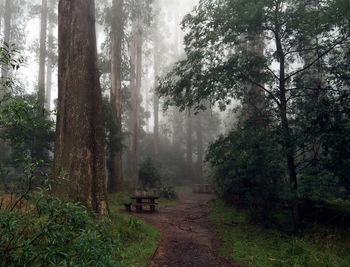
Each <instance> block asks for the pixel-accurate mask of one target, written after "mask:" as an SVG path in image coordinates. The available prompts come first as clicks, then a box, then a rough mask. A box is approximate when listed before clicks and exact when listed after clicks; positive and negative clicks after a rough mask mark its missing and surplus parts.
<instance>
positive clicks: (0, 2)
mask: <svg viewBox="0 0 350 267" xmlns="http://www.w3.org/2000/svg"><path fill="white" fill-rule="evenodd" d="M3 16H4V2H3V0H0V32H1V27H2V18H3Z"/></svg>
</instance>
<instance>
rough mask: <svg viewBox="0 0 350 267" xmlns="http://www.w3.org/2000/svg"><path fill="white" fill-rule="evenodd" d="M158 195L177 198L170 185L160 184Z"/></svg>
mask: <svg viewBox="0 0 350 267" xmlns="http://www.w3.org/2000/svg"><path fill="white" fill-rule="evenodd" d="M159 195H160V197H163V198H166V199H177V194H176V191H175V189H174V187H172V186H162V187H160V189H159Z"/></svg>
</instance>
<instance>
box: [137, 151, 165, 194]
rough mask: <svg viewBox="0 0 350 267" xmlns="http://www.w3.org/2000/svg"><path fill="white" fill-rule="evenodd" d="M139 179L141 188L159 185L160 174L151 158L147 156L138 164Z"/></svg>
mask: <svg viewBox="0 0 350 267" xmlns="http://www.w3.org/2000/svg"><path fill="white" fill-rule="evenodd" d="M139 180H140V182H141V184H142V187H143V189H146V188H147V187H149V188H152V187H156V186H158V185H160V180H161V179H160V175H159V172H158V169H157V168H156V166H155V164H154V161H153V159H152V158H150V157H149V158H147V159H146V160H145V161H144V162H143V163H142V164H141V166H140V169H139Z"/></svg>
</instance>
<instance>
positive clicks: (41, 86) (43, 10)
mask: <svg viewBox="0 0 350 267" xmlns="http://www.w3.org/2000/svg"><path fill="white" fill-rule="evenodd" d="M46 32H47V0H42V1H41V27H40V56H39V77H38V89H39V91H38V102H39V105H40V106H41V107H42V108H44V104H45V62H46V35H47V34H46Z"/></svg>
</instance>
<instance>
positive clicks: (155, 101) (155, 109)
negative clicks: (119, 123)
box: [153, 22, 160, 158]
mask: <svg viewBox="0 0 350 267" xmlns="http://www.w3.org/2000/svg"><path fill="white" fill-rule="evenodd" d="M153 45H154V51H153V63H154V96H153V113H154V114H153V115H154V116H153V117H154V129H153V135H154V144H153V146H154V147H153V148H154V157H155V158H157V157H158V154H159V98H158V95H157V94H156V91H155V90H156V87H157V85H158V83H157V77H158V74H159V57H160V55H159V53H160V51H159V37H158V22H156V25H155V28H154V37H153Z"/></svg>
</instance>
